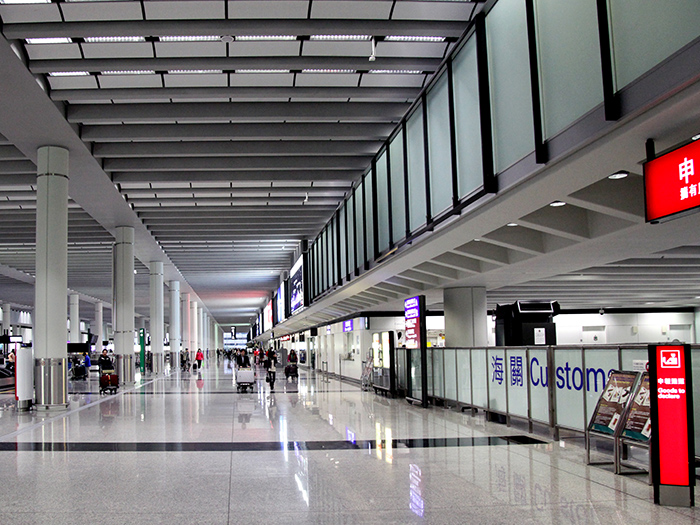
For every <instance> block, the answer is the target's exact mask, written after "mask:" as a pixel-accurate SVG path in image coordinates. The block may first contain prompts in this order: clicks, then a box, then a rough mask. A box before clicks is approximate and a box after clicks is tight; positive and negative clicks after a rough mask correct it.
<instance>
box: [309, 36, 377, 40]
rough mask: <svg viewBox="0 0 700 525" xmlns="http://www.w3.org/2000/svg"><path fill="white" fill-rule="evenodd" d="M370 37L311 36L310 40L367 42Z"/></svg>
mask: <svg viewBox="0 0 700 525" xmlns="http://www.w3.org/2000/svg"><path fill="white" fill-rule="evenodd" d="M370 38H372V36H371V35H311V36H309V39H311V40H369V39H370Z"/></svg>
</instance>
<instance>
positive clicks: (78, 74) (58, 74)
mask: <svg viewBox="0 0 700 525" xmlns="http://www.w3.org/2000/svg"><path fill="white" fill-rule="evenodd" d="M89 74H90V73H89V72H88V71H52V72H50V73H49V76H50V77H86V76H88V75H89Z"/></svg>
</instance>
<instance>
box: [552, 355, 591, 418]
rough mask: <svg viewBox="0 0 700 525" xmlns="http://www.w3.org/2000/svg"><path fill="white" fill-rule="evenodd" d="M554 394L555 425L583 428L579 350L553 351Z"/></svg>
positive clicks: (581, 370)
mask: <svg viewBox="0 0 700 525" xmlns="http://www.w3.org/2000/svg"><path fill="white" fill-rule="evenodd" d="M554 366H555V371H554V373H555V378H554V382H555V385H554V386H555V396H556V400H557V405H556V406H557V421H556V423H557V425H561V426H564V427H567V428H573V429H575V430H581V431H583V430H585V428H586V421H585V415H584V413H583V391H582V390H583V386H584V383H585V378H584V374H583V369H582V368H581V350H579V349H576V350H563V349H561V348H558V349H556V350H555V351H554Z"/></svg>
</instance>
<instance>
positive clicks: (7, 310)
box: [2, 303, 12, 334]
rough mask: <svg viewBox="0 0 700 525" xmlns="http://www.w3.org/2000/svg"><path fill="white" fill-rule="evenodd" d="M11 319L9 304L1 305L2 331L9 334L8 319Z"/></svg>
mask: <svg viewBox="0 0 700 525" xmlns="http://www.w3.org/2000/svg"><path fill="white" fill-rule="evenodd" d="M11 317H12V306H11V305H10V303H3V305H2V331H3V333H4V332H7V333H8V334H9V333H10V319H11Z"/></svg>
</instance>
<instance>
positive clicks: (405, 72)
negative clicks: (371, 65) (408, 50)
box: [369, 69, 423, 75]
mask: <svg viewBox="0 0 700 525" xmlns="http://www.w3.org/2000/svg"><path fill="white" fill-rule="evenodd" d="M369 72H370V73H379V74H384V75H420V74H422V73H423V72H422V71H421V70H419V69H370V70H369Z"/></svg>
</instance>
